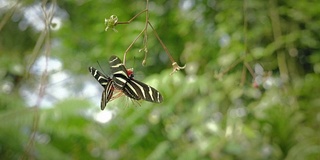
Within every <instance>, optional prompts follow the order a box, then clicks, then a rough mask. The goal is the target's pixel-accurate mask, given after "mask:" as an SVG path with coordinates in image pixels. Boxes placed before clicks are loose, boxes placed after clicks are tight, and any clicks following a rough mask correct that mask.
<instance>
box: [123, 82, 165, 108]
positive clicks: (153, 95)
mask: <svg viewBox="0 0 320 160" xmlns="http://www.w3.org/2000/svg"><path fill="white" fill-rule="evenodd" d="M123 92H124V93H125V94H126V95H130V96H129V97H138V98H137V100H139V99H143V100H146V101H149V102H154V103H161V102H162V100H163V98H162V95H161V94H160V92H159V91H157V90H156V89H154V88H153V87H151V86H149V85H147V84H145V83H142V82H140V81H137V80H135V79H129V80H128V82H127V84H126V85H125V87H124V88H123ZM133 99H135V98H133Z"/></svg>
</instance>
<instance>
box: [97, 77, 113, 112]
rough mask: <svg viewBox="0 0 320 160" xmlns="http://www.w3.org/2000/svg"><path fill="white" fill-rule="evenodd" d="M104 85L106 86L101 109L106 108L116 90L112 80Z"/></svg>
mask: <svg viewBox="0 0 320 160" xmlns="http://www.w3.org/2000/svg"><path fill="white" fill-rule="evenodd" d="M104 87H105V88H104V90H103V92H102V97H101V104H100V107H101V110H104V108H106V105H107V103H108V102H109V101H110V100H111V98H112V96H113V91H114V88H113V83H112V81H110V82H109V83H107V85H105V86H104Z"/></svg>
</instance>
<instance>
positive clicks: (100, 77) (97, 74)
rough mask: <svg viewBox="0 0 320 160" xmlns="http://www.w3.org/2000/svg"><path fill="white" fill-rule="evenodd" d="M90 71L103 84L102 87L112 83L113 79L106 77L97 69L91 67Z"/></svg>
mask: <svg viewBox="0 0 320 160" xmlns="http://www.w3.org/2000/svg"><path fill="white" fill-rule="evenodd" d="M89 71H90V73H91V74H92V76H93V77H94V78H95V79H96V80H97V81H98V82H99V83H100V84H101V86H102V87H104V86H106V85H107V84H108V83H110V81H111V78H110V77H108V76H105V75H104V74H103V73H101V72H99V71H98V70H97V69H95V68H93V67H89Z"/></svg>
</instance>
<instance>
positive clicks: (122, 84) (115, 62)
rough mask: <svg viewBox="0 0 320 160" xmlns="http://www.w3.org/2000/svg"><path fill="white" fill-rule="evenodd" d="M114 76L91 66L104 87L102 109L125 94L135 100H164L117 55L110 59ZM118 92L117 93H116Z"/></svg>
mask: <svg viewBox="0 0 320 160" xmlns="http://www.w3.org/2000/svg"><path fill="white" fill-rule="evenodd" d="M109 64H110V69H111V72H112V75H113V76H112V78H110V77H109V76H106V75H104V74H103V73H101V72H99V71H98V70H97V69H95V68H93V67H89V71H90V73H91V74H92V76H93V77H94V78H95V79H96V80H97V81H98V82H99V83H100V85H101V86H102V87H103V88H104V90H103V92H102V97H101V110H103V109H104V108H105V106H106V104H107V103H108V102H109V101H111V100H113V99H115V98H118V97H120V96H122V95H123V94H124V95H126V96H128V97H129V98H131V99H134V100H141V99H142V100H145V101H149V102H154V103H161V102H162V101H163V98H162V95H161V94H160V92H159V91H157V90H156V89H154V88H153V87H151V86H149V85H147V84H145V83H143V82H140V81H138V80H136V79H134V78H133V77H134V75H133V70H132V69H126V67H125V66H124V65H123V63H122V61H121V60H120V59H119V57H117V56H111V57H110V59H109ZM114 92H116V95H114Z"/></svg>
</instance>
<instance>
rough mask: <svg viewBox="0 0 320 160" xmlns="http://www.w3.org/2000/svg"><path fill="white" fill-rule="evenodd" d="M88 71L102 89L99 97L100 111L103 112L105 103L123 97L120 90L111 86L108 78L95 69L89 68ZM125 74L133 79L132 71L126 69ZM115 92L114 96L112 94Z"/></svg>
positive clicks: (111, 83)
mask: <svg viewBox="0 0 320 160" xmlns="http://www.w3.org/2000/svg"><path fill="white" fill-rule="evenodd" d="M89 71H90V73H91V74H92V76H93V77H94V78H95V79H96V80H97V81H98V82H99V83H100V85H101V86H102V87H103V88H104V90H103V92H102V97H101V105H100V106H101V110H104V108H105V107H106V105H107V103H108V102H109V101H111V100H113V99H115V98H118V97H120V96H122V95H123V93H122V91H121V90H117V89H115V88H114V86H113V84H114V83H113V80H112V79H111V78H110V77H109V76H106V75H104V74H103V73H101V72H100V71H98V70H97V69H95V68H94V67H89ZM127 74H128V75H129V76H132V77H133V70H132V69H128V70H127ZM114 92H115V94H114Z"/></svg>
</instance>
